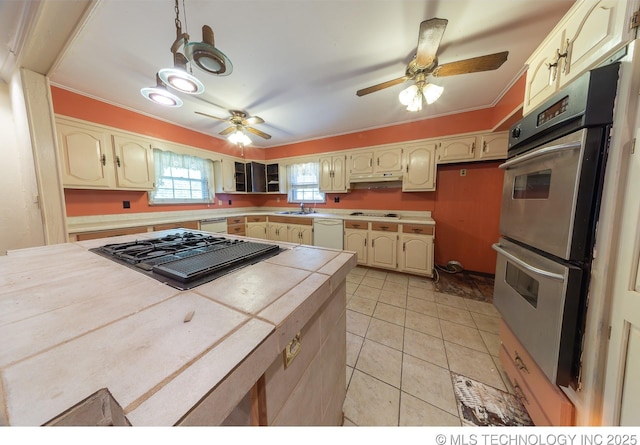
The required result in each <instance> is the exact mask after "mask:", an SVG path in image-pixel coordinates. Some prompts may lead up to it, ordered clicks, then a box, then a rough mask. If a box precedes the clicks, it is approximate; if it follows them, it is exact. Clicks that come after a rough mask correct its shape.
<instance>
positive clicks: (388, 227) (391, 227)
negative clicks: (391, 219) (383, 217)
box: [371, 222, 398, 232]
mask: <svg viewBox="0 0 640 445" xmlns="http://www.w3.org/2000/svg"><path fill="white" fill-rule="evenodd" d="M371 230H377V231H380V232H397V231H398V224H396V223H387V222H372V223H371Z"/></svg>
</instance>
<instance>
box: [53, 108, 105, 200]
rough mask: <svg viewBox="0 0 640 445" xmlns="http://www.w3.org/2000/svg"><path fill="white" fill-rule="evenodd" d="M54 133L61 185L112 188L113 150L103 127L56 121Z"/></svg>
mask: <svg viewBox="0 0 640 445" xmlns="http://www.w3.org/2000/svg"><path fill="white" fill-rule="evenodd" d="M56 133H57V139H58V153H59V155H60V156H59V159H60V171H61V175H62V184H63V186H65V187H89V188H114V187H115V185H116V183H115V175H114V164H113V158H112V153H113V151H112V148H111V140H110V136H109V134H108V133H107V131H106V130H103V129H100V128H97V127H92V126H89V125H84V124H81V123H76V122H66V121H62V120H57V121H56Z"/></svg>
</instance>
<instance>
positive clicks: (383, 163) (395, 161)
mask: <svg viewBox="0 0 640 445" xmlns="http://www.w3.org/2000/svg"><path fill="white" fill-rule="evenodd" d="M373 156H374V158H375V161H374V163H373V171H374V172H380V173H400V172H402V148H386V149H380V150H376V151H374V153H373Z"/></svg>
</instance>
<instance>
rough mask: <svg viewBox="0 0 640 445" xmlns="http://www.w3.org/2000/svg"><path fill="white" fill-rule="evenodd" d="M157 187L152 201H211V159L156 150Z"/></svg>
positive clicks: (153, 192) (152, 194)
mask: <svg viewBox="0 0 640 445" xmlns="http://www.w3.org/2000/svg"><path fill="white" fill-rule="evenodd" d="M154 163H155V174H156V188H155V189H154V190H153V191H152V192H151V194H150V196H151V200H152V202H165V203H166V202H211V199H212V193H211V191H210V189H209V183H210V181H209V178H210V176H211V174H210V172H211V161H209V160H207V159H202V158H198V157H196V156H189V155H182V154H177V153H173V152H170V151H162V150H154Z"/></svg>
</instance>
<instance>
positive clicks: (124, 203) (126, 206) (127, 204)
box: [122, 201, 131, 209]
mask: <svg viewBox="0 0 640 445" xmlns="http://www.w3.org/2000/svg"><path fill="white" fill-rule="evenodd" d="M122 208H123V209H130V208H131V201H122Z"/></svg>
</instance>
